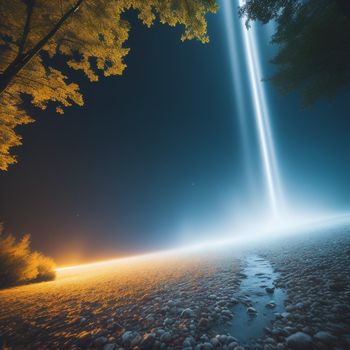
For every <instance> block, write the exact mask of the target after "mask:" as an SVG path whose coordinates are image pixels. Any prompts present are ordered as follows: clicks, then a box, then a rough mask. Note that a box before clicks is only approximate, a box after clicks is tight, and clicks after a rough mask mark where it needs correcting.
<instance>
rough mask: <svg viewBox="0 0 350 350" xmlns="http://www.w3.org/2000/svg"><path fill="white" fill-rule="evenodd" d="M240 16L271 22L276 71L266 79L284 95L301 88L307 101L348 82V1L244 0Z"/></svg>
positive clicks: (349, 59) (337, 88)
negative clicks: (273, 30) (273, 22)
mask: <svg viewBox="0 0 350 350" xmlns="http://www.w3.org/2000/svg"><path fill="white" fill-rule="evenodd" d="M240 14H241V15H242V16H246V18H247V21H248V23H249V21H255V20H259V21H261V22H262V23H268V22H269V21H271V20H274V21H275V23H276V27H275V28H276V29H275V33H274V35H273V37H272V43H274V44H276V45H277V47H278V52H277V54H276V55H275V57H273V58H272V60H271V62H272V63H273V64H275V65H276V66H277V71H276V73H275V74H274V75H273V76H272V77H271V78H270V79H269V80H271V81H272V83H273V84H274V85H275V86H277V88H278V89H279V90H280V91H281V92H282V93H289V92H291V91H294V90H300V91H301V93H302V100H303V103H304V104H305V105H309V104H311V103H314V102H315V101H316V100H318V99H319V98H321V97H327V98H332V97H334V96H335V95H336V94H337V93H338V92H339V91H340V90H341V89H343V88H345V87H347V86H349V83H350V34H349V33H350V2H349V1H344V0H307V1H301V0H300V1H297V0H248V1H247V3H246V4H245V6H243V7H242V8H241V9H240Z"/></svg>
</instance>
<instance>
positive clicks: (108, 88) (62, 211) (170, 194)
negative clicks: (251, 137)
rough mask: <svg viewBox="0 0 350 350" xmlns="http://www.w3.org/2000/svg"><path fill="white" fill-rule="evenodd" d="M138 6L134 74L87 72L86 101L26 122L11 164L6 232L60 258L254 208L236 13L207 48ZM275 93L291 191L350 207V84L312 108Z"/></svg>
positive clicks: (297, 198) (218, 20)
mask: <svg viewBox="0 0 350 350" xmlns="http://www.w3.org/2000/svg"><path fill="white" fill-rule="evenodd" d="M129 17H130V18H131V19H132V25H133V29H132V31H131V35H130V40H129V42H128V46H129V47H131V52H130V54H129V56H128V57H127V59H126V63H127V65H128V68H127V69H126V71H125V72H124V75H123V76H122V77H115V78H106V79H102V80H101V81H100V82H98V83H89V82H88V81H86V80H85V79H84V78H82V77H81V75H79V74H78V73H76V76H77V77H78V79H79V81H80V82H81V88H82V91H83V93H84V98H85V105H84V107H83V108H78V107H73V108H70V109H68V110H67V111H66V113H65V115H64V116H57V115H55V113H54V111H53V109H52V110H50V109H48V110H47V111H45V112H41V111H36V112H35V113H36V116H37V122H36V123H35V124H34V125H31V126H26V127H22V128H21V130H20V132H21V134H22V135H23V139H24V146H23V147H21V148H19V149H18V150H16V153H17V154H18V160H19V163H18V164H17V165H15V166H12V167H10V169H9V171H8V172H5V173H1V174H0V193H1V198H0V220H1V221H3V222H4V223H5V227H6V230H7V231H8V232H12V233H14V234H23V233H30V234H31V235H32V242H33V247H34V248H35V249H38V250H41V251H43V252H44V253H45V254H48V255H51V256H53V257H54V258H55V259H56V260H57V262H58V263H67V262H77V261H86V260H93V259H97V258H102V257H112V256H119V255H125V254H129V253H136V252H143V251H150V250H155V249H161V248H166V247H171V246H174V245H178V244H181V242H184V241H186V239H187V238H188V235H190V236H191V239H196V240H200V239H201V238H202V237H203V236H202V235H201V232H204V229H205V228H208V227H211V228H213V227H215V224H216V223H217V222H220V221H225V220H227V219H228V218H230V217H232V218H234V217H235V210H236V209H237V208H239V209H240V210H242V209H247V210H248V211H249V208H245V206H246V200H245V198H246V193H245V190H244V186H242V183H243V182H244V181H243V178H244V175H243V168H244V159H243V158H242V146H241V142H240V136H239V128H238V121H237V116H236V112H235V101H234V99H233V96H234V94H233V91H232V82H231V80H230V79H231V78H230V77H231V76H230V73H229V69H230V68H229V57H228V54H227V47H226V38H225V32H224V25H223V18H222V15H221V14H220V12H219V13H218V14H217V15H212V16H210V17H209V18H208V20H209V34H210V39H211V41H210V43H209V44H207V45H203V44H200V43H198V42H185V43H181V41H180V35H181V28H175V29H174V28H169V27H168V26H163V25H159V24H157V25H155V26H154V27H152V28H151V29H147V28H145V27H144V26H142V25H141V24H140V23H138V22H137V21H136V17H135V16H134V14H132V15H129ZM263 46H264V45H263ZM263 52H264V55H263V56H264V57H263V58H264V61H265V62H264V64H265V66H266V67H265V71H266V73H267V74H268V72H269V71H270V69H271V68H270V67H268V63H267V61H268V57H269V50H267V49H266V48H265V49H263ZM237 54H238V55H239V54H241V53H239V52H237ZM268 91H269V102H270V108H271V111H272V114H271V116H272V120H273V128H274V137H275V141H276V147H277V152H278V157H279V163H280V171H281V174H282V180H283V185H284V188H285V192H286V197H287V198H288V201H290V203H300V202H301V201H302V202H303V203H304V204H305V205H306V206H307V205H310V206H316V207H317V206H320V207H323V208H325V209H326V210H327V209H329V210H330V211H335V210H346V209H347V208H349V207H350V185H349V178H350V165H349V164H350V162H349V160H350V156H349V150H350V137H349V130H350V119H349V118H348V116H349V112H350V107H349V104H348V100H347V96H348V92H346V91H344V93H343V94H341V95H339V96H338V97H337V99H336V100H334V101H332V102H331V103H330V102H328V101H322V102H319V103H317V104H316V105H315V106H313V107H311V108H307V109H302V107H301V105H300V102H299V99H298V95H297V94H295V95H292V96H288V97H282V96H280V95H278V93H277V92H276V91H274V90H273V89H272V88H271V87H268ZM247 103H248V104H249V101H247ZM252 142H253V141H252ZM256 183H257V187H259V186H260V185H261V184H260V182H259V174H258V173H257V174H256ZM218 227H219V226H218ZM217 234H218V232H214V231H213V232H212V235H213V236H215V235H217Z"/></svg>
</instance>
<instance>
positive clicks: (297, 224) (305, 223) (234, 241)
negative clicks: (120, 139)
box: [55, 212, 350, 272]
mask: <svg viewBox="0 0 350 350" xmlns="http://www.w3.org/2000/svg"><path fill="white" fill-rule="evenodd" d="M284 222H285V223H284V224H281V222H279V223H276V222H272V223H271V222H270V223H265V225H263V224H262V223H256V225H255V230H254V229H252V227H251V226H247V227H241V228H237V229H236V230H233V231H236V233H237V234H236V235H235V236H232V232H230V234H229V235H227V236H226V237H225V236H223V237H222V238H221V239H218V240H207V241H204V242H200V243H192V244H188V245H186V246H179V247H176V248H173V249H167V250H161V251H154V252H149V253H145V254H139V255H131V256H126V257H120V258H114V259H107V260H100V261H95V262H91V263H83V264H76V265H71V266H63V267H57V268H56V269H55V271H56V272H62V271H69V270H76V269H85V268H94V267H103V266H108V265H113V264H123V263H131V262H137V261H140V260H145V261H146V260H151V259H154V258H162V257H168V256H171V255H176V256H178V255H181V254H189V253H194V252H198V251H205V250H213V249H215V248H220V247H227V246H230V245H234V248H238V247H244V246H245V245H248V246H251V245H252V243H258V242H261V241H267V240H268V239H273V238H281V237H285V236H288V235H289V236H291V235H298V234H301V233H303V232H304V230H305V229H314V228H319V227H324V225H325V223H326V222H334V224H336V223H343V222H350V212H344V213H339V214H334V215H329V216H324V215H322V216H315V217H312V218H310V215H305V217H294V216H293V217H289V218H285V220H284ZM253 230H254V231H255V232H254V233H253V234H247V233H246V232H247V231H249V232H252V231H253Z"/></svg>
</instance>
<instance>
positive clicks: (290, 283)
mask: <svg viewBox="0 0 350 350" xmlns="http://www.w3.org/2000/svg"><path fill="white" fill-rule="evenodd" d="M238 251H239V249H238V247H236V249H234V248H232V247H226V248H225V249H218V250H215V251H214V250H213V251H211V252H208V251H205V252H201V253H192V254H189V253H187V254H179V255H177V256H173V255H165V256H156V257H141V258H137V259H125V260H121V261H119V262H114V263H111V264H106V265H104V266H95V267H85V268H79V269H71V270H62V271H60V272H59V273H58V278H57V280H56V281H53V282H47V283H40V284H36V285H28V286H22V287H17V288H13V289H8V290H3V291H0V335H1V339H0V342H1V343H2V347H3V348H4V349H38V350H39V349H103V350H118V349H119V350H122V349H141V350H142V349H186V350H190V349H195V350H201V349H203V350H211V349H226V350H242V349H264V350H273V349H281V350H282V349H291V350H298V349H300V350H303V349H305V350H317V349H320V350H327V349H335V350H346V349H350V288H349V286H350V228H349V226H347V225H337V226H334V227H330V228H327V229H323V230H322V231H321V232H317V233H315V232H312V233H310V234H307V235H297V236H288V238H286V239H283V240H280V241H278V240H276V241H274V242H270V243H269V244H266V245H265V246H264V247H262V246H260V247H259V249H257V248H255V249H254V248H250V249H245V251H242V250H241V251H239V252H238Z"/></svg>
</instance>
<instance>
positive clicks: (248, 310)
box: [247, 306, 258, 315]
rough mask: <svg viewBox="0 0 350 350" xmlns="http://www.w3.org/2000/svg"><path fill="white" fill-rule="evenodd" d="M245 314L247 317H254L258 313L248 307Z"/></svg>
mask: <svg viewBox="0 0 350 350" xmlns="http://www.w3.org/2000/svg"><path fill="white" fill-rule="evenodd" d="M247 312H248V314H249V315H256V314H257V313H258V312H257V311H256V310H255V309H254V308H253V307H251V306H250V307H248V308H247Z"/></svg>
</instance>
